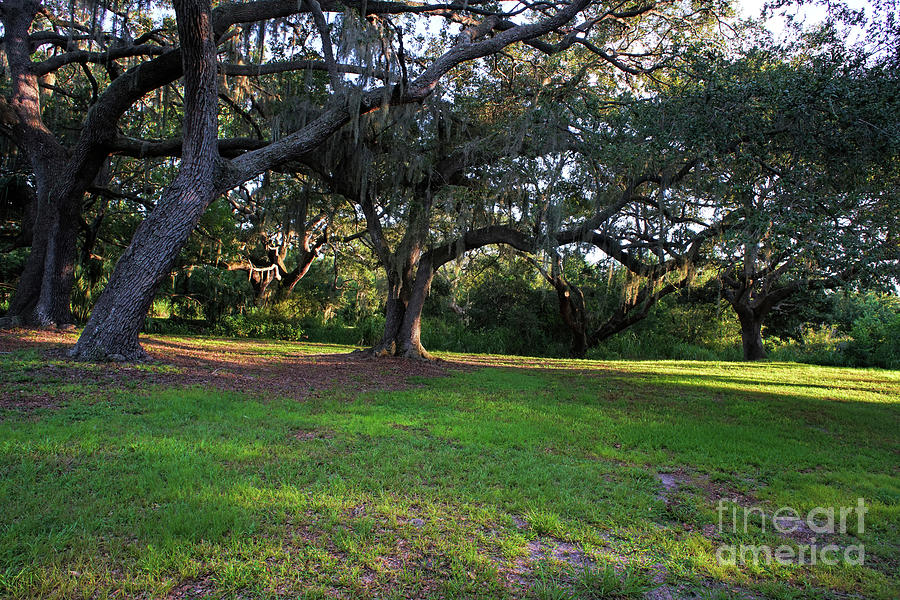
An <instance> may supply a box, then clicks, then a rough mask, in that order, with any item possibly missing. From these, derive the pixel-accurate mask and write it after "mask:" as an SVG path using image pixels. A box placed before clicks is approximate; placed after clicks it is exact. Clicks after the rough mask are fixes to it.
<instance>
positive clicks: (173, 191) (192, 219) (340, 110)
mask: <svg viewBox="0 0 900 600" xmlns="http://www.w3.org/2000/svg"><path fill="white" fill-rule="evenodd" d="M589 6H590V2H588V1H586V0H577V1H575V2H573V3H570V4H565V5H560V6H559V7H557V10H556V11H555V12H551V14H550V15H549V16H546V17H539V18H538V20H537V21H536V22H533V23H527V24H521V25H519V24H513V23H510V22H508V21H504V20H503V19H501V18H499V16H490V17H488V18H486V19H481V20H475V18H474V17H471V18H469V24H467V26H466V27H465V28H464V29H463V30H462V32H461V33H460V34H459V36H458V37H457V38H456V39H455V40H454V41H453V43H452V45H450V47H449V49H448V50H446V51H445V52H443V54H441V55H439V56H438V57H437V58H435V59H433V60H432V61H429V63H428V64H427V66H425V67H424V68H423V69H422V70H421V71H419V73H418V75H415V76H411V75H410V74H409V71H410V70H411V69H410V68H408V65H407V63H406V57H405V55H403V56H402V57H401V56H400V55H398V59H399V60H398V61H393V63H391V62H389V61H388V60H386V61H385V63H386V64H385V65H384V66H385V67H388V68H393V69H394V72H395V73H398V74H399V77H397V78H396V80H399V81H398V83H392V84H389V85H384V86H380V87H373V88H370V89H366V88H365V87H363V89H356V93H343V89H342V88H343V86H344V84H343V83H342V82H341V81H339V79H340V68H339V67H338V65H337V63H336V62H335V60H334V53H333V49H331V41H330V39H329V37H328V32H327V30H326V28H324V27H320V29H321V30H322V32H323V35H321V36H320V41H321V42H322V44H323V48H324V50H323V54H324V63H325V65H324V66H325V69H326V70H327V71H328V72H329V76H330V77H331V79H332V83H331V86H332V88H333V91H332V93H331V95H330V99H328V100H326V103H325V105H324V106H323V107H322V108H321V109H318V110H316V111H313V114H310V115H309V122H308V123H306V124H305V125H303V126H301V127H299V128H298V129H297V130H296V131H294V132H293V133H291V134H289V135H286V136H285V137H282V138H281V139H279V140H277V141H273V142H271V143H269V144H267V145H265V146H263V147H262V148H259V149H256V150H251V151H248V152H246V153H244V154H241V155H240V156H238V157H236V158H233V159H230V160H229V159H226V158H224V157H222V156H221V154H220V153H219V152H217V148H216V146H215V145H212V146H209V145H206V144H204V145H203V161H204V163H205V164H208V165H209V166H210V168H209V173H210V174H211V175H209V177H211V179H212V181H213V182H214V183H213V186H212V188H207V187H205V185H204V186H194V188H193V191H188V190H187V189H185V187H186V186H185V185H184V184H182V183H181V182H179V178H176V180H175V182H174V183H173V185H172V186H171V187H170V188H169V190H168V192H166V193H164V194H163V197H162V199H161V200H160V202H159V203H158V204H157V206H156V208H155V209H154V210H153V212H152V213H151V214H150V216H149V217H148V218H147V219H146V220H145V221H144V223H143V224H142V225H141V227H140V228H139V230H138V231H137V233H136V234H135V238H134V240H133V241H132V244H131V245H130V247H129V249H128V250H127V251H126V252H125V254H123V256H122V258H121V259H120V260H119V262H118V264H117V266H116V269H115V271H114V272H113V275H112V276H111V278H110V283H109V285H108V286H107V289H106V290H105V292H104V294H103V296H102V297H101V299H100V301H99V302H98V304H97V306H96V307H95V309H94V312H93V313H92V315H91V319H90V320H89V322H88V324H87V326H86V327H85V330H84V332H83V333H82V336H81V338H80V339H79V341H78V343H77V344H76V347H75V348H74V350H73V355H74V356H77V357H81V358H102V357H107V356H115V357H117V358H118V357H123V358H139V357H140V356H142V354H143V353H142V350H141V348H140V346H139V344H138V341H137V335H138V332H139V330H140V327H141V325H142V323H143V318H144V316H145V314H146V312H147V309H148V308H149V305H150V303H151V302H152V298H153V294H154V292H155V290H156V288H157V286H158V284H159V281H160V280H161V278H162V277H163V276H164V275H165V274H166V273H167V271H168V269H169V268H170V266H171V264H172V261H173V260H174V259H175V256H176V255H177V251H178V249H180V247H181V246H182V245H183V244H184V241H185V240H186V239H187V237H188V236H189V235H190V232H191V230H192V228H193V225H194V224H195V223H196V221H197V219H198V218H199V216H200V215H201V214H202V213H203V211H204V210H205V208H206V206H207V205H208V204H209V203H210V202H211V201H212V200H213V198H215V196H216V195H218V194H221V193H223V192H225V191H227V190H229V189H231V188H233V187H235V186H237V185H240V184H241V183H243V182H245V181H248V180H250V179H252V178H254V177H257V176H259V175H260V174H262V173H264V172H265V171H267V170H268V169H271V168H272V167H275V166H277V165H279V164H283V163H285V162H288V161H290V160H295V159H297V158H299V157H301V156H303V155H304V154H306V153H308V152H310V151H312V150H313V149H315V148H316V147H318V146H319V145H321V144H322V143H323V142H324V141H325V140H327V139H328V138H329V137H331V136H332V135H333V134H334V133H335V132H337V131H338V130H339V129H341V128H342V127H343V126H344V125H346V124H348V123H351V122H353V120H354V119H355V118H356V116H358V115H360V114H366V113H368V112H371V111H374V110H377V109H379V108H383V107H388V106H391V105H399V104H409V103H415V102H421V101H423V100H424V99H425V98H427V97H428V96H429V95H430V94H431V93H432V91H433V90H434V88H435V86H436V85H437V82H438V81H439V80H440V78H441V77H442V76H443V75H445V74H446V73H447V72H448V71H449V70H450V69H452V68H453V67H455V66H456V65H458V64H460V63H463V62H466V61H469V60H474V59H478V58H481V57H484V56H489V55H491V54H494V53H496V52H498V51H500V50H502V49H503V48H505V47H506V46H508V45H510V44H513V43H516V42H521V41H532V40H535V39H536V38H539V37H540V36H543V35H547V34H551V33H552V32H554V31H555V30H557V29H558V28H561V27H564V26H565V25H566V24H568V23H570V22H573V21H575V19H576V17H577V16H578V15H579V13H581V12H582V11H583V10H585V9H586V8H588V7H589ZM227 8H228V9H230V10H231V11H233V13H229V12H228V11H227V10H225V11H223V12H224V14H226V15H229V14H230V15H231V17H232V18H231V19H230V20H229V19H224V21H223V20H222V18H221V15H222V14H223V12H220V13H219V14H218V15H211V16H210V21H209V23H210V27H209V32H210V34H211V35H212V36H213V38H214V39H218V38H219V37H220V36H221V35H222V34H223V33H224V32H225V30H226V27H227V26H228V25H230V24H232V23H234V22H237V21H238V20H240V19H246V20H248V21H249V20H251V18H252V20H253V21H259V20H261V19H262V18H265V17H267V16H271V17H276V16H289V15H292V14H295V13H297V12H312V13H313V16H314V17H315V18H317V19H318V16H317V15H316V14H315V13H321V12H322V11H321V8H319V9H318V10H317V9H316V6H315V5H314V4H312V5H309V8H308V10H301V9H302V8H303V7H302V6H301V7H298V5H297V4H296V3H293V2H291V3H288V2H284V3H279V2H275V3H259V4H255V3H250V4H241V5H228V6H227ZM369 8H370V7H369V6H368V5H367V7H366V8H365V10H366V11H368V10H369ZM371 9H372V10H382V11H383V12H384V13H388V12H389V10H394V11H395V12H422V11H423V9H422V8H418V9H416V8H414V7H409V6H408V5H390V6H387V7H384V6H382V5H371ZM466 10H469V12H472V11H475V13H476V14H477V13H478V12H479V11H478V9H477V8H472V9H471V10H470V9H465V10H464V9H463V7H460V13H463V14H464V13H465V12H466ZM267 11H268V12H267ZM424 12H425V13H426V14H427V13H428V9H427V8H426V9H424ZM438 12H439V13H441V12H442V13H444V14H447V13H446V8H444V7H442V8H441V9H440V10H438ZM272 13H274V14H272ZM455 14H456V13H455V12H453V11H451V13H450V17H454V16H455ZM614 15H615V11H614V10H608V11H602V12H601V13H600V14H599V15H597V16H595V17H594V19H595V20H597V19H601V18H611V17H612V16H614ZM217 16H218V17H219V18H217ZM346 18H347V19H356V18H357V17H356V16H355V15H354V14H352V13H346ZM319 20H320V21H321V19H319ZM223 24H224V25H225V27H223V26H222V25H223ZM580 31H583V30H578V31H575V32H574V33H573V34H572V36H571V37H573V38H574V37H575V36H576V35H577V33H579V32H580ZM491 32H494V34H493V35H492V36H491V37H485V36H486V35H487V34H488V33H491ZM180 33H183V32H180ZM180 43H181V44H182V46H183V45H185V44H186V41H185V40H184V39H181V40H180ZM568 43H571V42H568ZM172 52H173V53H175V55H174V58H173V60H174V59H177V58H180V57H181V50H180V49H179V50H173V51H172ZM163 56H169V55H163ZM153 62H154V61H150V64H152V63H153ZM398 63H399V68H398ZM185 67H187V65H185ZM192 67H193V68H199V67H198V65H192ZM214 67H215V65H214V64H213V65H212V68H213V69H214ZM252 71H253V69H250V72H252ZM185 73H188V76H187V77H186V82H189V81H191V80H192V79H193V78H194V72H193V71H187V70H186V71H185ZM334 88H336V89H334ZM202 92H203V93H204V94H206V95H209V94H212V95H213V96H215V92H216V90H215V85H211V89H209V90H202ZM204 97H205V96H204ZM187 101H188V94H187V87H186V91H185V102H187ZM201 105H202V106H203V108H204V110H205V111H206V113H207V114H205V115H196V114H187V111H186V115H185V123H186V125H187V124H188V123H190V120H191V119H195V118H196V119H201V118H204V119H208V118H210V117H213V118H214V117H215V106H214V105H213V106H211V105H209V104H201ZM193 131H194V133H195V134H196V133H197V131H198V130H193ZM185 133H186V134H187V130H186V132H185ZM195 141H196V140H195ZM188 144H189V141H188V139H187V136H186V137H185V141H184V145H185V148H186V147H187V145H188ZM186 159H187V153H186V152H184V153H183V158H182V161H183V162H184V161H186ZM184 172H185V168H184V165H183V166H182V168H181V170H180V173H179V177H181V173H184ZM204 183H205V182H204ZM198 187H199V189H198ZM198 191H199V192H201V193H198Z"/></svg>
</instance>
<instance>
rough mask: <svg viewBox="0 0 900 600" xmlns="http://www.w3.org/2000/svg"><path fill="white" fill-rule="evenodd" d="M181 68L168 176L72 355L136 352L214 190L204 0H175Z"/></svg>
mask: <svg viewBox="0 0 900 600" xmlns="http://www.w3.org/2000/svg"><path fill="white" fill-rule="evenodd" d="M175 15H176V19H177V22H178V35H179V39H180V41H181V48H182V58H183V61H184V72H185V111H184V114H185V117H184V151H183V158H182V162H181V167H180V168H179V171H178V175H177V176H176V177H175V181H174V182H173V183H172V185H170V186H169V188H168V189H166V190H165V192H164V193H163V196H162V198H161V199H160V202H159V204H158V205H157V207H156V209H154V211H153V212H152V213H150V216H149V217H147V219H146V220H144V222H143V223H142V224H141V226H140V227H139V228H138V230H137V232H135V235H134V238H133V239H132V241H131V244H130V245H129V246H128V249H127V250H126V251H125V253H124V254H123V255H122V258H120V259H119V262H118V264H116V268H115V271H114V272H113V275H112V277H110V283H109V285H108V286H107V288H106V289H105V290H104V292H103V294H102V296H101V297H100V300H99V301H98V302H97V305H96V307H95V308H94V311H93V313H92V314H91V318H90V320H89V321H88V324H87V326H86V327H85V329H84V331H83V332H82V334H81V337H80V338H79V339H78V343H77V344H76V345H75V348H73V349H72V352H71V354H72V356H74V357H76V358H81V359H88V360H97V359H101V360H102V359H114V360H137V359H140V358H143V356H144V352H143V350H142V349H141V347H140V344H139V343H138V333H139V332H140V329H141V327H142V326H143V324H144V319H145V317H146V315H147V311H148V310H149V308H150V304H151V303H152V302H153V297H154V295H155V294H156V290H157V288H158V287H159V284H160V282H161V281H162V280H163V278H164V277H165V276H166V275H167V274H168V273H169V272H170V271H171V269H172V266H173V264H174V263H175V259H176V258H177V256H178V253H179V252H180V250H181V248H182V247H183V246H184V244H185V242H186V241H187V239H188V237H189V236H190V234H191V232H192V231H193V230H194V227H195V226H196V224H197V222H198V221H199V220H200V217H201V216H202V215H203V212H204V211H205V210H206V208H207V206H209V204H210V202H212V200H213V198H214V193H215V188H214V185H213V181H214V171H215V164H216V160H217V159H218V150H217V146H216V105H217V98H216V49H215V44H214V42H213V32H212V22H211V9H210V2H209V0H176V1H175Z"/></svg>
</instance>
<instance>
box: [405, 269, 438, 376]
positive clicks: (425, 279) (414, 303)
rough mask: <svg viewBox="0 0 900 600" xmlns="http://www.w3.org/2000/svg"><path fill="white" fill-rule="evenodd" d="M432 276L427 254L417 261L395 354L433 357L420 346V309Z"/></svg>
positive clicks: (412, 356) (429, 288)
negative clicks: (417, 265)
mask: <svg viewBox="0 0 900 600" xmlns="http://www.w3.org/2000/svg"><path fill="white" fill-rule="evenodd" d="M433 277H434V269H433V267H432V264H431V258H430V257H429V256H427V255H426V256H425V257H423V258H422V259H421V260H420V261H419V267H418V269H416V279H415V280H414V281H413V283H412V290H411V293H410V297H409V301H408V302H407V304H406V310H405V312H404V314H403V322H402V324H401V325H400V330H399V332H398V333H397V355H398V356H403V357H405V358H423V359H431V358H433V357H432V356H431V354H429V353H428V351H427V350H425V347H424V346H422V309H423V308H424V307H425V299H426V298H427V297H428V292H429V291H430V290H431V280H432V278H433Z"/></svg>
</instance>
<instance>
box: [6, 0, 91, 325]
mask: <svg viewBox="0 0 900 600" xmlns="http://www.w3.org/2000/svg"><path fill="white" fill-rule="evenodd" d="M40 9H41V5H40V2H38V1H35V0H9V1H6V2H3V4H2V5H0V18H2V21H3V26H4V29H5V34H6V35H5V39H4V43H5V49H6V55H7V62H8V64H9V69H10V79H11V85H10V88H11V89H10V95H9V98H10V99H9V102H8V106H5V108H6V109H8V110H6V111H4V112H9V113H11V115H10V116H11V117H12V118H11V119H10V120H11V121H12V123H11V124H12V131H13V134H14V136H15V138H16V140H17V143H18V144H19V146H20V147H21V148H22V149H23V150H24V152H25V154H26V156H27V157H28V161H29V163H30V164H31V168H32V172H33V173H34V176H35V181H36V183H37V186H36V188H37V189H36V190H35V204H34V209H33V214H34V222H35V224H36V226H35V228H34V235H33V236H32V240H31V248H32V251H31V254H30V255H29V257H28V260H27V261H26V264H25V270H24V271H23V273H22V275H21V277H20V278H19V284H18V286H17V289H16V292H15V294H14V295H13V298H12V300H11V302H10V307H9V311H8V316H10V317H18V318H19V319H21V320H22V321H23V322H24V323H27V324H34V325H50V324H54V323H59V324H63V323H69V322H71V320H72V314H71V312H70V308H69V296H70V294H71V289H72V276H73V271H74V260H75V236H76V229H75V227H76V226H77V221H73V220H72V218H71V217H72V209H73V208H74V207H73V205H72V203H71V202H70V200H71V198H72V195H71V194H69V193H67V192H68V190H67V189H66V184H67V183H68V180H70V179H71V176H66V163H67V159H68V157H67V154H66V152H65V150H64V149H63V147H62V145H61V144H60V143H59V142H58V141H57V139H56V138H55V137H54V136H53V134H52V133H51V132H50V130H49V129H48V128H47V127H46V125H45V124H44V122H43V120H42V118H41V103H40V102H41V93H40V83H39V77H38V75H37V73H36V72H35V70H34V68H33V66H32V62H31V58H30V56H31V48H30V40H29V37H28V29H29V27H30V26H31V22H32V21H33V20H34V17H35V15H36V14H37V12H38V11H39V10H40ZM4 104H6V102H4ZM13 115H14V116H13Z"/></svg>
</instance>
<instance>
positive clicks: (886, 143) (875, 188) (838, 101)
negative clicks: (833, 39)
mask: <svg viewBox="0 0 900 600" xmlns="http://www.w3.org/2000/svg"><path fill="white" fill-rule="evenodd" d="M727 72H728V71H727V70H722V71H720V74H721V73H727ZM741 79H742V81H740V82H739V83H738V82H735V81H730V82H726V81H722V80H721V79H720V80H719V82H718V83H717V86H718V87H719V90H718V91H717V92H716V93H721V94H722V95H723V96H725V95H730V94H735V95H734V96H731V98H732V101H735V100H736V99H737V97H740V98H741V102H743V103H744V105H745V107H748V108H742V109H741V112H743V113H744V114H742V115H740V116H739V117H738V116H737V115H735V122H736V123H741V124H742V125H741V128H742V129H743V130H744V133H743V134H742V136H741V137H742V144H741V148H740V151H739V152H737V153H735V154H734V155H733V157H732V160H730V161H728V163H727V164H725V165H723V167H724V169H723V171H722V177H723V178H724V180H725V181H727V183H728V190H726V191H724V192H723V200H724V201H725V202H730V203H731V204H732V205H733V206H734V207H735V209H736V210H739V211H741V215H742V218H741V220H740V222H739V223H738V224H736V225H735V226H734V227H732V228H731V229H730V230H729V231H728V232H727V233H726V235H724V236H723V237H722V238H721V239H720V241H719V244H718V245H717V247H716V250H715V252H714V254H713V255H712V258H713V259H714V268H715V270H716V273H717V282H718V286H719V294H720V295H721V297H722V298H723V299H724V300H726V301H727V302H728V303H729V304H730V305H731V306H732V307H733V309H734V310H735V313H736V314H737V316H738V319H739V321H740V324H741V338H742V343H743V351H744V357H745V359H747V360H757V359H760V358H764V357H765V355H766V352H765V348H764V345H763V342H762V332H761V330H762V326H763V324H764V322H765V319H766V317H767V316H768V315H769V314H770V313H771V311H772V310H773V309H775V308H777V307H778V305H779V304H780V303H782V302H784V301H785V300H787V299H789V298H791V296H793V295H794V294H797V293H798V292H802V291H808V290H816V289H819V290H821V289H833V288H836V287H846V286H852V285H856V284H859V283H864V284H865V285H867V286H871V285H873V284H876V282H879V281H880V282H882V284H883V283H885V282H889V281H891V280H893V281H897V280H898V276H900V243H898V227H900V223H898V219H897V214H898V213H897V211H898V205H900V199H898V196H897V194H896V190H897V185H896V184H897V182H898V174H900V171H898V162H897V157H898V156H900V136H898V135H897V131H900V122H898V120H897V114H898V112H897V111H898V106H897V105H896V102H897V94H896V92H897V90H898V89H900V86H898V80H897V78H896V74H894V73H892V72H891V71H889V70H885V69H884V66H882V65H875V66H871V65H867V64H866V62H865V59H864V58H863V57H860V56H858V55H854V54H853V53H850V52H847V53H846V54H840V53H838V52H837V51H836V49H835V48H834V47H832V53H831V55H830V56H829V55H825V56H813V57H810V58H807V59H806V60H805V61H804V62H803V63H801V64H798V65H796V66H788V65H779V66H773V67H770V68H767V69H765V70H760V71H756V70H754V72H753V73H748V72H746V71H745V72H744V74H743V76H742V77H741ZM726 90H727V91H726ZM733 114H734V113H733ZM761 131H766V132H770V133H769V134H768V135H766V136H764V137H763V136H759V135H758V132H761Z"/></svg>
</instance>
